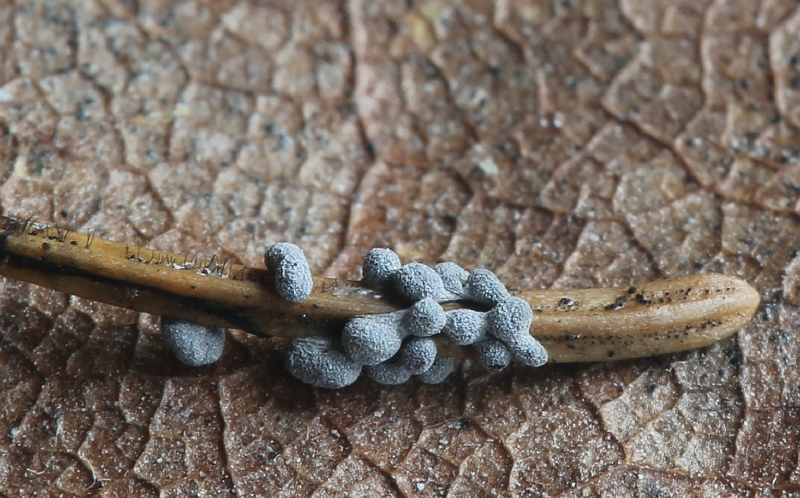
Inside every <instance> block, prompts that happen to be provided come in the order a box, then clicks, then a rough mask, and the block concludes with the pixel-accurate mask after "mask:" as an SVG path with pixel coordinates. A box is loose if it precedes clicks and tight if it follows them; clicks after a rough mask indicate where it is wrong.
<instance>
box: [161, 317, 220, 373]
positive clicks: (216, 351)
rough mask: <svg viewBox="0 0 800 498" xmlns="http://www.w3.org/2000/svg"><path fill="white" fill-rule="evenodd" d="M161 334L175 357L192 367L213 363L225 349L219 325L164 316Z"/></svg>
mask: <svg viewBox="0 0 800 498" xmlns="http://www.w3.org/2000/svg"><path fill="white" fill-rule="evenodd" d="M161 335H162V339H163V341H164V344H166V345H167V346H168V347H169V348H170V349H171V350H172V352H173V353H174V354H175V357H176V358H178V360H179V361H180V362H181V363H183V364H184V365H190V366H193V367H199V366H201V365H208V364H210V363H214V362H215V361H217V360H218V359H219V357H220V356H222V350H223V349H225V331H224V330H223V329H221V328H220V327H209V326H208V325H200V324H198V323H192V322H187V321H185V320H176V319H172V318H164V319H163V320H162V321H161Z"/></svg>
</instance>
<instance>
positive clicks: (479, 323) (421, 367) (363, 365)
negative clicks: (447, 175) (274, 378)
mask: <svg viewBox="0 0 800 498" xmlns="http://www.w3.org/2000/svg"><path fill="white" fill-rule="evenodd" d="M264 259H265V261H266V264H267V267H268V268H269V270H270V272H271V273H272V274H273V276H274V280H275V288H276V290H277V292H278V294H279V295H280V296H281V297H282V298H284V299H286V300H288V301H291V302H301V301H303V300H305V299H307V298H308V296H309V295H310V294H311V291H312V289H313V287H314V281H313V278H312V276H311V270H310V269H309V266H308V262H307V261H306V258H305V255H304V254H303V251H302V250H301V249H300V248H299V247H297V246H296V245H294V244H289V243H280V244H275V245H273V246H271V247H270V248H269V250H268V251H267V253H266V255H265V258H264ZM363 275H364V279H363V282H364V284H365V285H366V286H367V287H369V288H371V289H374V290H377V291H380V292H382V293H385V294H386V295H388V296H391V297H397V298H399V299H401V300H403V301H404V302H407V303H410V307H409V308H407V309H404V310H401V311H396V312H393V313H386V314H382V315H366V316H357V317H355V318H353V319H352V320H350V322H348V323H347V325H345V327H344V330H343V332H342V335H341V337H338V338H332V337H306V338H299V339H294V340H293V341H292V345H291V346H290V348H289V351H288V352H287V354H286V368H287V369H288V370H289V372H291V374H292V375H294V376H295V377H297V378H298V379H300V380H301V381H303V382H305V383H307V384H311V385H312V386H316V387H325V388H329V389H336V388H340V387H344V386H347V385H349V384H352V383H353V382H355V381H356V379H357V378H358V376H359V375H360V374H361V371H362V369H363V370H366V372H367V375H368V376H369V377H370V378H371V379H373V380H374V381H375V382H378V383H380V384H400V383H403V382H405V381H407V380H408V379H409V378H410V377H411V376H412V375H413V376H414V377H416V378H417V379H419V380H421V381H422V382H426V383H429V384H437V383H440V382H442V381H444V379H445V378H446V377H447V376H448V375H449V374H450V373H451V372H452V371H453V369H454V368H455V360H454V359H453V358H449V357H443V356H437V348H436V342H435V341H434V340H433V337H434V336H435V335H437V334H444V335H446V336H447V337H449V338H450V339H451V340H452V341H453V342H454V343H455V344H457V345H459V346H472V347H473V348H474V349H475V352H476V354H477V357H478V359H479V361H480V362H481V364H483V365H484V366H485V367H486V368H488V369H490V370H500V369H502V368H505V367H506V366H507V365H508V364H509V362H510V361H511V355H512V354H513V355H514V356H516V357H517V359H518V360H520V361H521V362H522V363H524V364H526V365H529V366H534V367H538V366H541V365H544V364H545V363H546V362H547V351H545V349H544V348H543V347H542V345H541V344H540V343H539V342H538V341H537V340H536V339H534V338H533V337H532V336H531V335H530V333H529V328H530V325H531V321H532V320H533V311H532V310H531V307H530V305H529V304H528V303H527V302H526V301H524V300H523V299H520V298H516V297H512V296H511V295H509V293H508V290H507V289H506V287H505V286H504V285H503V284H502V282H500V280H498V278H497V276H495V274H494V273H492V272H490V271H488V270H483V269H479V270H475V271H473V272H472V273H469V272H467V271H466V270H464V269H463V268H461V267H460V266H458V265H457V264H455V263H440V264H438V265H436V266H435V267H434V268H430V267H428V266H425V265H423V264H420V263H410V264H407V265H401V264H400V258H399V257H398V256H397V254H395V253H394V252H393V251H391V250H389V249H373V250H371V251H370V252H369V253H368V254H367V257H366V258H365V260H364V265H363ZM453 301H460V302H466V303H472V304H475V305H478V306H480V307H484V308H489V311H486V312H481V311H475V310H472V309H455V310H451V311H444V309H443V308H442V306H441V304H440V303H444V302H453ZM163 335H164V340H165V342H166V343H167V344H168V345H169V347H170V348H171V349H172V350H173V352H174V353H175V355H176V356H177V357H178V359H179V360H180V361H182V362H183V363H185V364H188V365H194V366H198V365H205V364H208V363H213V362H215V361H216V360H217V359H218V358H219V357H220V355H221V354H222V349H223V346H224V341H225V334H224V331H223V330H222V329H220V328H218V327H208V326H205V325H199V324H193V323H189V322H185V321H181V320H170V319H165V320H164V322H163Z"/></svg>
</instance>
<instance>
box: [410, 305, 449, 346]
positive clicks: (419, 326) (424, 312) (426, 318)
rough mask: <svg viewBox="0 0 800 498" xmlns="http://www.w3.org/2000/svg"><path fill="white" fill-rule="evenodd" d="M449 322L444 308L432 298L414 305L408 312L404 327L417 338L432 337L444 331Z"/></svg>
mask: <svg viewBox="0 0 800 498" xmlns="http://www.w3.org/2000/svg"><path fill="white" fill-rule="evenodd" d="M446 322H447V317H446V316H445V313H444V310H443V309H442V306H441V305H440V304H439V303H438V302H436V301H435V300H434V299H432V298H430V297H426V298H424V299H421V300H419V301H417V302H416V303H414V305H413V306H411V308H409V309H408V310H406V314H405V317H404V321H403V327H404V328H405V329H406V330H407V331H408V333H409V334H411V335H415V336H417V337H430V336H432V335H436V334H438V333H439V332H441V331H442V327H444V324H445V323H446Z"/></svg>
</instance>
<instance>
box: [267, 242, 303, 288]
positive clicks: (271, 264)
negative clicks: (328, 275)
mask: <svg viewBox="0 0 800 498" xmlns="http://www.w3.org/2000/svg"><path fill="white" fill-rule="evenodd" d="M264 259H265V262H266V264H267V268H269V270H270V272H271V273H272V274H273V275H274V277H275V290H277V291H278V294H279V295H280V296H281V297H282V298H284V299H286V300H287V301H291V302H293V303H299V302H301V301H304V300H306V299H308V296H309V295H311V290H312V289H313V288H314V279H313V277H312V276H311V269H310V268H309V266H308V261H307V260H306V256H305V254H303V250H302V249H300V248H299V247H297V246H296V245H294V244H290V243H288V242H281V243H280V244H275V245H273V246H271V247H270V248H269V249H268V250H267V253H266V255H265V257H264Z"/></svg>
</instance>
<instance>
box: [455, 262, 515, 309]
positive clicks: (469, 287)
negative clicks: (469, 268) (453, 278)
mask: <svg viewBox="0 0 800 498" xmlns="http://www.w3.org/2000/svg"><path fill="white" fill-rule="evenodd" d="M464 292H465V293H466V294H467V295H468V296H469V298H470V299H471V300H473V301H475V302H476V303H478V304H483V305H485V306H495V305H496V304H498V303H501V302H503V301H505V300H506V299H508V298H509V294H508V290H507V289H506V286H505V285H503V282H501V281H500V279H498V278H497V275H495V274H494V273H492V272H490V271H489V270H484V269H482V268H479V269H477V270H474V271H473V272H472V273H470V274H469V278H467V283H466V284H465V285H464Z"/></svg>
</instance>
